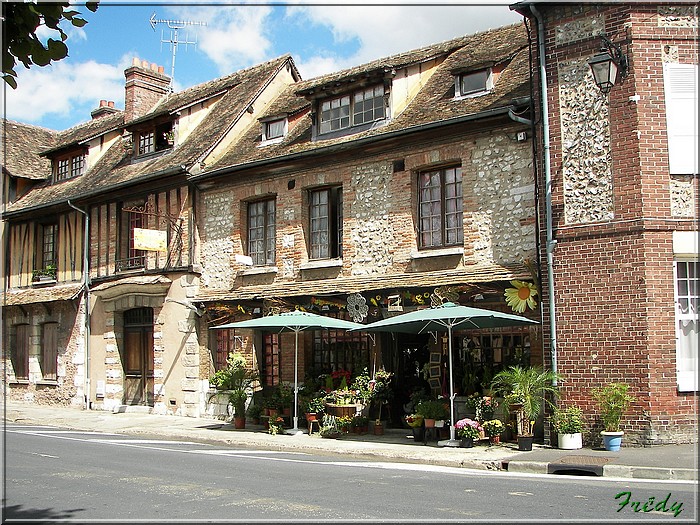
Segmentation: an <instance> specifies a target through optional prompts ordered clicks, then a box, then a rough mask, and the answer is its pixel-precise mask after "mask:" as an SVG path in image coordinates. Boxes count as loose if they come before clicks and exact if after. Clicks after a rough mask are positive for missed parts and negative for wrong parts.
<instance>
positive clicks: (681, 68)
mask: <svg viewBox="0 0 700 525" xmlns="http://www.w3.org/2000/svg"><path fill="white" fill-rule="evenodd" d="M697 78H698V66H697V65H694V64H664V92H665V95H666V132H667V135H668V164H669V169H670V172H671V174H672V175H690V174H697V173H698V102H697V100H698V84H697Z"/></svg>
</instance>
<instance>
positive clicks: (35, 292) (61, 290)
mask: <svg viewBox="0 0 700 525" xmlns="http://www.w3.org/2000/svg"><path fill="white" fill-rule="evenodd" d="M82 289H83V285H82V283H79V284H64V285H58V286H47V287H45V288H22V289H18V290H8V291H6V292H0V294H1V295H2V304H3V305H4V306H13V305H17V304H31V303H49V302H51V301H68V300H73V299H76V298H77V297H78V294H80V292H81V291H82Z"/></svg>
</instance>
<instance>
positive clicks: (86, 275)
mask: <svg viewBox="0 0 700 525" xmlns="http://www.w3.org/2000/svg"><path fill="white" fill-rule="evenodd" d="M68 206H70V207H71V208H73V209H74V210H75V211H77V212H80V213H82V214H83V215H85V232H84V239H83V287H84V289H85V385H84V387H83V388H84V389H85V409H86V410H90V267H89V264H88V263H89V258H88V257H89V256H88V250H89V247H90V216H89V215H88V214H87V212H85V211H83V210H81V209H80V208H76V207H75V206H73V204H72V203H71V201H70V199H68Z"/></svg>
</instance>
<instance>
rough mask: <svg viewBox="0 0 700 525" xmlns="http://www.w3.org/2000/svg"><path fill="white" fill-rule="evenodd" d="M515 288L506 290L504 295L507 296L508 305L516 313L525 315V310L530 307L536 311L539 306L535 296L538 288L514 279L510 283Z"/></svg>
mask: <svg viewBox="0 0 700 525" xmlns="http://www.w3.org/2000/svg"><path fill="white" fill-rule="evenodd" d="M510 284H512V285H513V286H514V287H515V288H506V291H505V293H504V294H503V295H505V296H506V303H508V306H510V307H511V308H512V309H513V311H514V312H518V313H523V312H524V311H525V308H527V307H529V308H530V310H534V309H535V306H537V302H536V301H535V296H536V295H537V287H536V286H535V285H534V284H532V283H526V282H523V281H518V280H517V279H514V280H512V281H511V282H510Z"/></svg>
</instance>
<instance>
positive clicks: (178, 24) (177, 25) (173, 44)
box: [149, 13, 207, 93]
mask: <svg viewBox="0 0 700 525" xmlns="http://www.w3.org/2000/svg"><path fill="white" fill-rule="evenodd" d="M149 22H150V23H151V27H152V28H153V31H155V30H156V24H166V25H167V26H168V28H169V29H170V38H169V39H164V38H163V32H162V31H161V35H160V43H161V44H170V50H171V51H172V61H171V65H170V92H171V93H172V92H173V85H174V82H175V55H176V54H177V46H178V45H180V44H182V45H184V46H185V49H187V46H188V45H193V46H195V45H197V40H196V34H195V40H189V35H187V34H186V35H185V39H184V40H180V39H179V38H178V37H179V34H178V31H179V30H180V29H184V28H185V27H187V26H205V25H207V23H206V22H193V21H191V20H159V19H157V18H156V14H155V13H153V14H152V15H151V18H150V20H149Z"/></svg>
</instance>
